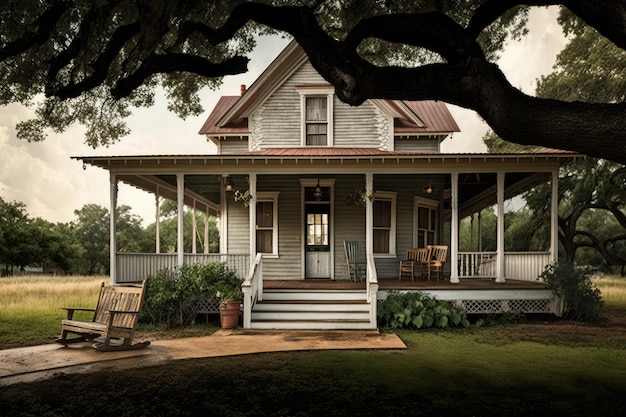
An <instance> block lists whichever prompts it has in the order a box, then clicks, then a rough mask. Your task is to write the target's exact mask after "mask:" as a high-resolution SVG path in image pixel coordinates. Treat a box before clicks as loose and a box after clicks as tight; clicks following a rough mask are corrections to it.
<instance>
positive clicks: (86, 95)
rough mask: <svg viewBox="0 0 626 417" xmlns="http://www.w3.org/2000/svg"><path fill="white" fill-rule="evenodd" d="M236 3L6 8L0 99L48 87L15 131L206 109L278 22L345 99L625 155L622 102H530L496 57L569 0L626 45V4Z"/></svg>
mask: <svg viewBox="0 0 626 417" xmlns="http://www.w3.org/2000/svg"><path fill="white" fill-rule="evenodd" d="M233 4H234V6H233V5H232V4H231V2H224V1H216V0H213V1H210V0H203V1H200V0H195V1H194V0H185V1H182V0H180V1H175V0H167V1H166V0H136V1H134V2H127V1H113V0H111V1H106V2H85V1H81V0H57V1H50V2H40V1H36V0H30V1H20V2H15V1H6V2H3V3H2V6H0V27H1V28H2V30H1V32H0V63H1V64H0V85H2V86H3V88H2V89H0V103H2V104H4V103H9V102H20V103H25V104H28V103H30V102H31V101H36V100H38V99H39V97H40V95H41V94H42V93H43V94H44V95H45V98H44V99H43V100H41V101H40V102H39V106H38V108H37V118H36V119H34V120H32V121H29V122H25V123H22V124H21V125H20V126H18V133H19V135H20V136H21V137H23V138H26V139H29V140H41V139H42V138H43V137H45V130H46V129H48V128H51V129H54V130H57V131H62V130H64V129H66V128H67V127H68V126H69V125H70V124H71V123H72V122H74V121H79V122H81V123H84V124H85V125H87V128H88V129H87V135H86V141H87V142H88V143H89V144H91V145H92V146H97V145H100V144H107V143H111V142H113V141H115V140H118V139H119V138H120V137H122V136H124V135H125V134H127V133H128V129H127V127H126V125H125V124H124V122H123V119H124V118H125V117H127V116H128V115H129V114H130V110H129V108H130V107H132V106H148V105H151V104H152V102H153V91H154V88H155V87H156V86H158V85H160V86H162V87H164V88H165V90H166V92H167V95H168V97H169V99H170V104H169V108H170V109H171V110H173V111H175V112H176V113H178V114H179V115H181V116H183V117H185V116H188V115H191V114H198V113H199V112H200V111H201V109H200V106H199V96H198V92H199V91H200V89H201V88H203V87H206V86H208V87H215V86H217V85H218V84H219V80H220V77H222V76H224V75H228V74H237V73H242V72H245V71H246V70H247V62H248V59H247V58H246V57H245V56H244V55H245V54H246V53H248V52H249V51H250V50H251V47H252V45H253V44H254V37H255V36H256V35H258V34H260V33H263V32H264V31H267V28H271V29H274V30H277V31H280V32H283V33H288V34H290V35H291V36H293V37H294V38H295V40H297V41H298V43H299V44H300V45H301V46H302V47H303V48H304V50H305V51H306V53H307V55H308V56H309V58H310V60H311V62H312V64H313V66H314V67H315V68H316V69H317V71H318V72H319V73H320V74H321V75H322V76H323V77H324V78H325V79H326V80H327V81H328V82H330V83H331V84H333V85H334V86H335V91H336V94H337V96H338V97H339V98H340V99H341V100H343V101H344V102H346V103H349V104H352V105H358V104H361V103H363V102H364V101H365V100H367V99H375V98H376V99H408V100H424V99H435V100H442V101H446V102H448V103H452V104H455V105H459V106H461V107H465V108H468V109H473V110H475V111H476V112H477V113H478V114H479V115H480V116H481V117H482V118H483V119H484V120H485V121H486V122H487V123H488V124H489V125H490V126H491V127H492V129H493V130H494V132H496V133H497V134H498V135H499V136H500V137H502V138H504V139H506V140H508V141H510V142H514V143H518V144H523V145H541V146H547V147H551V148H557V149H568V150H572V151H578V152H581V153H585V154H588V155H591V156H596V157H601V158H606V159H610V160H614V161H617V162H626V138H625V137H624V136H623V133H622V132H624V131H626V120H625V118H624V117H623V115H624V113H625V111H626V103H624V102H623V101H621V100H620V101H602V102H581V101H567V100H564V99H560V100H555V99H545V98H538V97H532V96H528V95H526V94H524V93H522V92H521V91H520V90H518V89H517V88H515V87H513V86H512V85H511V84H510V83H509V82H508V80H507V79H506V77H505V76H504V74H503V73H502V72H501V71H500V69H499V68H498V66H497V65H495V64H494V63H493V58H494V57H495V56H496V55H497V52H498V51H499V50H501V49H502V48H503V45H504V44H505V41H506V40H508V39H511V38H517V37H519V36H521V35H523V33H524V23H525V21H526V18H527V13H528V7H529V6H546V5H554V4H560V5H562V6H563V7H564V8H566V9H567V10H569V13H568V14H566V15H564V16H565V17H564V18H563V19H562V24H563V25H564V27H565V28H566V29H568V30H578V28H579V27H583V26H587V27H589V28H592V29H593V30H594V31H597V33H599V34H601V35H602V36H603V37H604V38H606V39H607V41H609V42H611V43H612V44H614V45H615V46H616V47H618V48H620V50H623V49H624V48H626V0H594V1H593V2H592V1H588V0H564V1H561V2H554V1H547V0H543V1H542V0H532V1H525V2H518V1H514V0H468V1H459V0H422V1H416V2H401V1H394V0H390V1H384V2H381V1H377V0H365V1H357V0H338V1H332V2H331V1H314V0H311V1H306V0H305V1H301V0H300V1H280V2H278V1H271V0H267V1H263V2H257V3H252V2H233ZM581 22H584V25H583V24H582V23H581ZM261 25H263V26H261ZM573 33H579V32H573ZM623 70H624V69H623V67H622V68H621V71H622V73H623ZM582 88H584V86H582Z"/></svg>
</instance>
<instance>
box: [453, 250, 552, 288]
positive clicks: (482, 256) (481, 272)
mask: <svg viewBox="0 0 626 417" xmlns="http://www.w3.org/2000/svg"><path fill="white" fill-rule="evenodd" d="M550 260H551V256H550V252H505V253H504V277H505V278H511V279H519V280H524V281H535V280H537V278H538V277H539V275H541V273H542V272H543V270H544V268H545V266H546V265H548V264H549V263H550ZM496 261H497V253H496V252H459V255H458V268H459V278H496V272H497V269H496Z"/></svg>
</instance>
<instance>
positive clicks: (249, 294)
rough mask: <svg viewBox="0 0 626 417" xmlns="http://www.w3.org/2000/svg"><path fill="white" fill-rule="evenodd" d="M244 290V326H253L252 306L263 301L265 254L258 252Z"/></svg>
mask: <svg viewBox="0 0 626 417" xmlns="http://www.w3.org/2000/svg"><path fill="white" fill-rule="evenodd" d="M241 290H242V291H243V328H244V329H249V328H251V327H252V308H253V307H254V305H255V304H256V302H257V301H263V255H262V254H260V253H257V255H256V258H254V263H253V264H252V265H251V267H250V272H249V273H248V275H247V276H246V279H245V281H244V282H243V284H241Z"/></svg>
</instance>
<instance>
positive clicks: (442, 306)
mask: <svg viewBox="0 0 626 417" xmlns="http://www.w3.org/2000/svg"><path fill="white" fill-rule="evenodd" d="M378 323H379V325H380V326H381V327H388V328H391V329H401V328H406V329H422V328H429V327H438V328H446V327H468V326H469V321H468V320H467V315H466V313H465V311H462V310H459V309H458V308H456V307H454V306H453V305H452V304H450V303H449V302H447V301H440V300H437V299H435V298H434V297H431V296H428V295H425V294H424V293H422V292H419V291H416V292H406V293H400V292H397V291H391V292H389V294H388V296H387V299H385V300H383V301H380V302H379V303H378Z"/></svg>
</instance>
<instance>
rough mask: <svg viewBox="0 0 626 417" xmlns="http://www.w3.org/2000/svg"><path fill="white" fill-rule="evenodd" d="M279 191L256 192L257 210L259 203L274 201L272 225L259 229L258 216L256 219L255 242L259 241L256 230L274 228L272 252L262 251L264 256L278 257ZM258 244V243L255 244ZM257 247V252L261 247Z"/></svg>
mask: <svg viewBox="0 0 626 417" xmlns="http://www.w3.org/2000/svg"><path fill="white" fill-rule="evenodd" d="M279 194H280V192H279V191H261V192H257V193H256V198H255V206H254V208H255V210H256V209H257V204H258V203H268V202H270V203H272V227H271V228H270V227H264V228H261V229H259V226H258V218H257V220H256V222H255V223H256V224H255V225H254V230H255V236H254V239H255V242H256V241H257V235H256V232H257V231H258V230H272V252H260V253H262V256H263V257H264V258H278V256H279V253H278V196H279ZM255 246H256V245H255ZM256 249H257V253H259V248H256Z"/></svg>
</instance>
